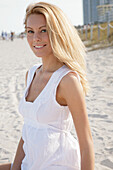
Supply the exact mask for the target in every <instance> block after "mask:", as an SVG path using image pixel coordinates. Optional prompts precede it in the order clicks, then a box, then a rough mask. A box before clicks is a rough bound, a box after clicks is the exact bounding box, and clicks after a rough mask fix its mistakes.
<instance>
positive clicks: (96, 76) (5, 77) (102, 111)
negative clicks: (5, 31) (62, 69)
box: [0, 39, 113, 170]
mask: <svg viewBox="0 0 113 170" xmlns="http://www.w3.org/2000/svg"><path fill="white" fill-rule="evenodd" d="M86 60H87V70H88V80H89V84H90V87H91V89H90V93H89V95H88V96H87V97H86V104H87V110H88V116H89V121H90V126H91V131H92V136H93V141H94V149H95V170H111V169H113V47H109V48H106V49H102V50H101V49H100V50H97V51H92V52H88V53H87V59H86ZM40 62H41V60H40V59H38V58H36V56H35V55H34V54H33V53H32V51H31V50H30V48H29V47H28V44H27V41H26V39H24V40H21V39H15V40H14V41H13V42H11V41H2V40H0V163H5V162H12V161H13V159H14V155H15V152H16V148H17V144H18V142H19V139H20V137H21V131H22V125H23V118H22V117H21V115H20V114H19V111H18V104H19V101H20V99H21V97H22V95H23V91H24V89H25V74H26V71H27V70H28V69H30V68H31V67H32V66H33V65H34V64H37V63H40ZM72 133H74V129H73V130H72Z"/></svg>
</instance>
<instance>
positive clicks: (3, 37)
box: [1, 31, 5, 40]
mask: <svg viewBox="0 0 113 170" xmlns="http://www.w3.org/2000/svg"><path fill="white" fill-rule="evenodd" d="M1 37H2V40H5V33H4V32H3V31H2V33H1Z"/></svg>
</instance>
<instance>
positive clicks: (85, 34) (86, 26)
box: [85, 25, 87, 40]
mask: <svg viewBox="0 0 113 170" xmlns="http://www.w3.org/2000/svg"><path fill="white" fill-rule="evenodd" d="M85 35H86V40H87V25H86V27H85Z"/></svg>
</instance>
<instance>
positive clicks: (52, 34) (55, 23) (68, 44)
mask: <svg viewBox="0 0 113 170" xmlns="http://www.w3.org/2000/svg"><path fill="white" fill-rule="evenodd" d="M31 14H43V15H44V16H45V18H46V23H47V30H48V35H49V39H50V44H51V47H52V50H53V54H54V55H55V56H56V57H57V59H58V60H59V61H60V62H62V63H64V64H65V65H67V66H68V67H69V68H70V69H72V70H74V71H76V72H77V73H78V74H79V76H80V81H81V84H82V87H83V90H84V92H85V94H87V91H88V82H87V79H86V63H85V55H86V52H85V46H84V44H83V43H82V41H81V39H80V37H79V35H78V33H77V30H76V29H75V28H74V26H73V25H72V24H71V23H70V21H69V20H68V19H67V17H66V16H65V14H64V13H63V12H62V10H61V9H60V8H58V7H57V6H55V5H53V4H49V3H45V2H39V3H33V4H30V5H29V6H28V7H27V9H26V16H25V21H24V24H25V27H26V23H27V18H28V17H29V15H31Z"/></svg>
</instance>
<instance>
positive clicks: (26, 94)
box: [24, 64, 65, 104]
mask: <svg viewBox="0 0 113 170" xmlns="http://www.w3.org/2000/svg"><path fill="white" fill-rule="evenodd" d="M64 66H65V65H63V66H61V67H60V68H59V69H57V70H56V71H54V72H53V73H52V75H51V77H50V78H49V80H48V82H47V83H46V85H45V86H44V88H43V89H42V91H41V92H40V93H39V95H38V96H37V97H36V98H35V99H34V101H33V102H30V101H27V100H26V97H27V96H28V91H29V89H30V86H31V83H32V82H33V78H34V75H35V73H36V70H37V69H40V67H42V64H41V65H40V66H39V65H38V66H37V67H36V68H35V70H34V71H33V74H32V78H31V81H30V83H29V86H28V87H27V90H26V92H25V95H24V101H25V102H26V103H30V104H34V103H35V102H36V101H37V100H38V99H39V98H40V96H42V94H43V93H44V91H45V90H46V88H47V87H48V86H49V84H50V82H51V80H52V78H53V77H54V74H55V73H56V72H57V71H59V70H60V69H61V68H62V67H64ZM38 71H39V70H38Z"/></svg>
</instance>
